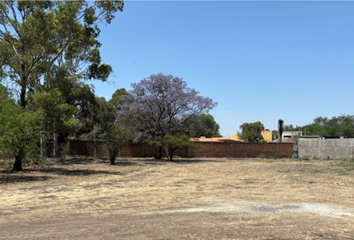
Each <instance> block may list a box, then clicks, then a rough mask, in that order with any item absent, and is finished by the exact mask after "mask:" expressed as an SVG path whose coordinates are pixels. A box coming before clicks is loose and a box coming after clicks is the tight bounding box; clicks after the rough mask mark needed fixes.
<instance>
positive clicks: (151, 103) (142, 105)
mask: <svg viewBox="0 0 354 240" xmlns="http://www.w3.org/2000/svg"><path fill="white" fill-rule="evenodd" d="M132 88H133V89H132V90H131V91H129V94H128V95H126V96H125V98H124V99H125V103H124V104H123V106H122V110H121V111H122V113H123V114H124V115H126V116H129V118H130V121H131V122H134V123H135V125H136V127H137V128H138V129H139V130H141V131H143V132H144V134H143V136H145V137H146V138H145V141H147V142H149V143H151V144H152V145H153V146H155V147H158V149H159V151H158V153H157V154H156V158H161V154H162V151H163V149H162V146H163V145H165V144H167V139H171V136H175V135H176V136H178V135H179V136H184V135H186V136H192V135H193V133H194V132H193V131H194V129H193V123H194V122H195V119H196V118H198V117H199V116H200V115H201V114H203V113H204V114H207V113H208V112H209V111H210V110H211V109H213V108H214V107H216V106H217V103H216V102H214V101H213V100H212V99H210V98H208V97H202V96H200V95H199V92H197V91H196V90H194V89H192V88H189V87H187V83H186V82H185V81H183V80H182V79H181V78H178V77H174V76H172V75H164V74H162V73H159V74H155V75H151V76H150V77H148V78H145V79H143V80H141V81H140V82H139V83H133V84H132ZM167 136H169V138H167ZM174 142H177V141H174ZM167 154H168V153H167ZM167 154H166V155H167Z"/></svg>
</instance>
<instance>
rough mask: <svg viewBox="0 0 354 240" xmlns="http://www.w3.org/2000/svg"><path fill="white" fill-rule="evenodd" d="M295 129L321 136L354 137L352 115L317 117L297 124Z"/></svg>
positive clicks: (353, 119)
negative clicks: (305, 122)
mask: <svg viewBox="0 0 354 240" xmlns="http://www.w3.org/2000/svg"><path fill="white" fill-rule="evenodd" d="M295 130H297V131H302V132H303V133H306V135H317V136H323V137H348V138H349V137H354V115H341V116H338V117H336V116H335V117H332V118H327V117H317V118H315V119H314V120H313V122H312V123H311V124H307V125H304V126H301V127H299V126H297V127H296V128H295Z"/></svg>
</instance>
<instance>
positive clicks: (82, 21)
mask: <svg viewBox="0 0 354 240" xmlns="http://www.w3.org/2000/svg"><path fill="white" fill-rule="evenodd" d="M123 7H124V2H123V1H122V0H119V1H109V0H108V1H93V2H91V1H81V0H77V1H9V0H4V1H1V2H0V81H1V82H2V83H3V84H4V85H6V86H7V87H8V88H9V89H11V90H12V92H13V93H16V94H17V96H18V99H19V104H20V105H21V106H22V107H23V108H26V107H27V105H28V103H29V100H31V99H32V97H33V94H29V93H32V92H33V93H38V92H42V93H41V96H39V97H38V99H43V96H48V97H51V96H58V95H63V93H61V92H60V88H57V86H58V82H61V81H73V82H78V81H80V80H94V79H96V80H102V81H106V80H107V79H108V77H109V75H110V74H111V73H112V67H111V66H110V65H107V64H104V63H102V59H101V56H100V50H99V49H100V47H101V43H100V42H99V41H98V37H99V34H100V32H101V29H100V26H101V25H100V24H102V23H103V24H110V23H111V21H112V20H113V18H114V17H115V13H116V12H118V11H122V10H123ZM58 91H59V92H58ZM33 99H34V97H33ZM38 102H39V103H41V101H38ZM52 102H55V101H52ZM61 104H69V105H70V103H65V102H61ZM52 105H53V106H54V104H52ZM46 106H47V107H48V104H46ZM41 107H42V106H41ZM65 107H66V108H67V109H69V108H70V107H69V106H67V105H65ZM44 108H45V107H44ZM45 110H46V111H44V114H45V116H44V117H45V120H44V121H43V122H42V125H43V126H42V131H43V132H47V131H53V132H56V131H58V130H57V129H49V127H48V124H49V123H48V119H50V118H51V117H52V116H50V115H48V114H47V113H48V112H51V111H47V110H48V109H45ZM50 110H52V111H57V110H59V109H58V108H56V109H50ZM71 110H73V109H72V108H71V109H70V111H71ZM70 111H69V112H70ZM71 112H73V111H71ZM62 113H63V111H58V112H57V113H56V114H55V115H56V116H55V118H59V119H60V117H61V116H60V115H61V114H62ZM46 114H47V115H46ZM52 118H53V117H52ZM54 127H55V126H54ZM44 143H45V141H44ZM45 148H46V147H45V145H44V152H45V151H46V150H45Z"/></svg>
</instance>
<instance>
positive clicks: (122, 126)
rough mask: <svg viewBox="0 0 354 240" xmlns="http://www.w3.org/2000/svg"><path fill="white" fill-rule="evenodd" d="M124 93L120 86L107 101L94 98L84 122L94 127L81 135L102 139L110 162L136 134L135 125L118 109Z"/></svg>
mask: <svg viewBox="0 0 354 240" xmlns="http://www.w3.org/2000/svg"><path fill="white" fill-rule="evenodd" d="M126 94H127V92H126V91H125V89H123V88H122V89H118V90H117V91H116V92H115V93H114V94H113V95H112V98H111V99H110V100H109V101H106V99H105V98H96V101H95V102H96V104H93V105H91V106H90V107H89V108H90V109H89V112H90V117H89V118H87V119H89V120H88V121H87V122H86V124H87V123H89V124H91V125H92V126H94V127H93V128H92V130H90V131H89V132H87V133H85V134H82V136H81V138H83V139H90V140H99V141H104V142H105V143H106V146H107V149H108V153H109V159H110V163H111V164H114V163H115V159H116V157H117V155H118V153H119V151H120V150H121V149H123V148H124V147H125V146H126V145H127V144H128V143H129V142H131V141H132V140H133V138H134V137H136V135H137V128H136V126H135V125H133V124H132V123H131V121H129V118H128V117H126V116H124V115H122V114H119V113H120V111H118V110H119V109H120V106H121V104H123V103H124V100H122V96H123V95H126ZM87 130H88V129H87Z"/></svg>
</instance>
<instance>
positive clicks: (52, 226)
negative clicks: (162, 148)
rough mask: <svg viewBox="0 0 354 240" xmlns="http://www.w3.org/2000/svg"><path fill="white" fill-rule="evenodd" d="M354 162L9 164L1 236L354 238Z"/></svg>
mask: <svg viewBox="0 0 354 240" xmlns="http://www.w3.org/2000/svg"><path fill="white" fill-rule="evenodd" d="M348 166H349V165H346V164H345V163H344V164H343V162H341V161H319V160H311V161H309V160H308V161H295V160H290V159H285V160H269V159H253V160H252V159H192V160H177V161H176V162H164V161H160V162H158V161H150V160H148V159H119V160H117V164H116V165H114V166H111V165H109V164H108V161H106V160H99V159H92V158H82V157H77V158H70V159H68V160H66V161H65V162H62V163H61V164H54V163H52V164H51V166H47V167H44V168H42V169H39V168H38V167H29V166H28V167H26V170H25V172H20V173H6V172H4V171H1V169H0V239H354V170H353V169H354V168H353V167H348Z"/></svg>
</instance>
